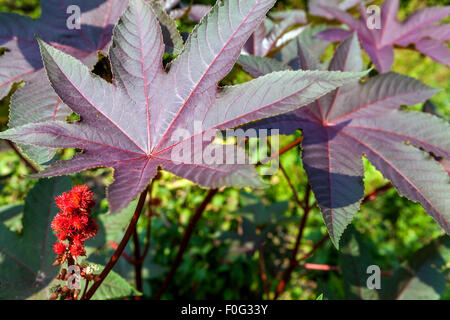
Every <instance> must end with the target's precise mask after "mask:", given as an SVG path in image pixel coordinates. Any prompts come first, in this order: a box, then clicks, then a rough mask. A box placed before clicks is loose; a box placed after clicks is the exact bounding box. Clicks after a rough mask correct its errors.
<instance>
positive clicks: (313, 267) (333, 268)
mask: <svg viewBox="0 0 450 320" xmlns="http://www.w3.org/2000/svg"><path fill="white" fill-rule="evenodd" d="M299 267H301V268H304V269H306V270H318V271H340V270H341V268H340V267H339V266H330V265H328V264H316V263H305V264H302V265H299ZM381 275H382V276H385V277H391V276H392V275H393V272H392V271H381Z"/></svg>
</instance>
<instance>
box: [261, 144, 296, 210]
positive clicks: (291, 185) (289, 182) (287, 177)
mask: <svg viewBox="0 0 450 320" xmlns="http://www.w3.org/2000/svg"><path fill="white" fill-rule="evenodd" d="M302 140H303V139H302ZM267 144H268V145H269V148H271V149H272V145H271V144H270V141H269V140H268V139H267ZM278 166H279V167H280V170H281V172H282V173H283V175H284V178H285V179H286V181H287V183H288V185H289V188H291V191H292V194H293V195H294V199H295V202H297V205H298V206H299V207H300V208H303V209H304V206H303V204H302V202H301V201H300V199H299V197H298V194H297V190H295V187H294V184H293V183H292V181H291V179H290V178H289V175H288V174H287V171H286V169H284V166H283V165H282V164H281V162H280V163H279V164H278Z"/></svg>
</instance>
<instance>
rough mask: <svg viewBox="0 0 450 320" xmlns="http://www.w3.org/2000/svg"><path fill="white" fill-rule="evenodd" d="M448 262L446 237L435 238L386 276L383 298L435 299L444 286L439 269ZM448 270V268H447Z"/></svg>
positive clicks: (449, 249)
mask: <svg viewBox="0 0 450 320" xmlns="http://www.w3.org/2000/svg"><path fill="white" fill-rule="evenodd" d="M448 261H450V237H449V236H447V235H444V236H442V237H439V238H437V239H435V240H433V241H431V242H430V243H429V244H427V245H426V246H424V247H423V248H421V249H420V250H419V251H417V252H416V253H415V254H414V255H413V256H412V257H411V258H410V259H409V260H408V261H407V262H405V263H404V264H403V265H402V266H401V267H400V268H399V269H398V270H397V271H396V272H395V273H394V276H393V277H392V278H391V279H390V281H389V283H388V285H387V290H386V294H385V298H386V299H397V300H412V299H414V300H425V299H426V300H436V299H439V298H440V297H441V295H442V293H443V292H444V291H445V289H446V280H445V277H444V275H443V272H441V269H443V268H445V265H446V263H447V262H448ZM447 269H448V268H447Z"/></svg>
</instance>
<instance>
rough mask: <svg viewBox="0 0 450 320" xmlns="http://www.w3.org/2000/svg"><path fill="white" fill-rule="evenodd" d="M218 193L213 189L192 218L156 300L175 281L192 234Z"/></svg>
mask: <svg viewBox="0 0 450 320" xmlns="http://www.w3.org/2000/svg"><path fill="white" fill-rule="evenodd" d="M218 191H219V190H218V189H211V190H209V191H208V193H207V194H206V197H205V198H204V199H203V202H202V203H201V204H200V206H199V207H198V208H197V210H196V211H195V213H194V215H193V216H192V218H191V220H190V221H189V224H188V226H187V228H186V230H185V231H184V235H183V238H182V239H181V243H180V247H179V248H178V252H177V255H176V256H175V260H174V261H173V263H172V266H171V268H170V270H169V273H168V274H167V275H166V278H165V279H164V282H163V284H162V285H161V287H160V288H159V290H158V293H157V294H156V296H155V300H159V299H161V296H162V295H163V294H164V292H165V291H166V289H167V286H168V285H169V283H170V282H171V281H172V279H173V277H174V275H175V272H176V271H177V269H178V267H179V266H180V264H181V260H182V258H183V254H184V252H185V251H186V249H187V247H188V244H189V240H190V239H191V237H192V234H193V232H194V229H195V226H196V225H197V222H198V220H199V219H200V217H201V216H202V214H203V212H204V211H205V209H206V206H207V205H208V203H209V202H210V201H211V199H212V198H213V197H214V195H215V194H216V193H217V192H218Z"/></svg>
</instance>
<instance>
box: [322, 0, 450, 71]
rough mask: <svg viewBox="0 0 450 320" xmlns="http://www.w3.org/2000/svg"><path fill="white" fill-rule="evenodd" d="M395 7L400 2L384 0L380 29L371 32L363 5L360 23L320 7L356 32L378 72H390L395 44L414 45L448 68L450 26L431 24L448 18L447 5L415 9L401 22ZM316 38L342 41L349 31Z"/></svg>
mask: <svg viewBox="0 0 450 320" xmlns="http://www.w3.org/2000/svg"><path fill="white" fill-rule="evenodd" d="M398 6H399V0H386V1H385V2H384V4H383V7H382V8H381V28H380V29H373V30H372V29H369V28H368V26H367V23H366V21H367V19H368V16H367V13H366V11H365V8H364V7H363V6H360V19H359V20H357V19H356V18H354V17H353V16H351V15H350V14H348V13H346V12H345V11H342V10H339V9H336V8H334V7H327V6H326V5H323V6H320V8H321V10H323V11H324V12H327V14H328V15H329V16H330V17H333V18H335V19H338V20H340V21H341V22H342V23H344V24H346V25H347V26H348V27H349V28H350V29H351V30H352V31H356V32H358V36H359V38H360V40H361V43H362V46H363V48H364V49H365V50H366V52H367V53H368V54H369V56H370V58H371V59H372V61H373V63H374V64H375V66H376V67H377V69H378V70H379V71H380V72H387V71H389V70H391V67H392V64H393V61H394V45H398V46H401V47H408V46H409V45H411V44H414V45H415V47H416V49H417V50H419V51H420V52H422V53H423V54H425V55H427V56H429V57H430V58H432V59H434V60H435V61H437V62H439V63H442V64H445V65H447V66H450V50H449V49H448V47H447V45H446V44H445V42H446V41H449V40H450V26H449V25H448V24H441V25H433V24H434V23H436V22H438V21H440V20H442V19H444V18H446V17H448V16H449V15H450V6H441V7H429V8H424V9H421V10H418V11H416V12H414V13H413V14H411V15H410V16H409V17H408V18H407V19H406V20H405V21H403V22H399V21H398V20H397V13H398ZM318 36H319V37H321V38H322V39H326V40H329V41H342V40H344V39H345V38H346V37H347V36H348V31H345V30H342V29H330V30H326V31H324V32H322V33H320V34H319V35H318Z"/></svg>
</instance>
